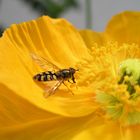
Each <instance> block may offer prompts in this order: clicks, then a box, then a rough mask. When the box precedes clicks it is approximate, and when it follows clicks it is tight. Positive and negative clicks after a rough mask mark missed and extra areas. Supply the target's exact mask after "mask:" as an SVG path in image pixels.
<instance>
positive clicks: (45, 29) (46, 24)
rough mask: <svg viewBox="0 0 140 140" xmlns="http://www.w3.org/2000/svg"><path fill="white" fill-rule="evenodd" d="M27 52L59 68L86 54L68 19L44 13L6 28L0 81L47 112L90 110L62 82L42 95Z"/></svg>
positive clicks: (71, 113)
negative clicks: (53, 90) (48, 92)
mask: <svg viewBox="0 0 140 140" xmlns="http://www.w3.org/2000/svg"><path fill="white" fill-rule="evenodd" d="M31 53H35V54H38V55H40V56H43V57H44V58H46V59H49V61H51V62H52V63H55V64H57V65H58V66H60V67H61V68H62V69H63V68H67V67H73V66H74V64H75V63H76V61H77V60H79V59H81V58H82V57H85V56H86V57H90V56H89V54H88V49H87V48H86V46H85V44H84V41H83V40H82V38H81V36H80V35H79V33H78V31H77V30H76V29H75V28H74V27H73V26H72V25H71V24H70V23H68V22H67V21H65V20H63V19H51V18H49V17H45V16H44V17H41V18H39V19H37V20H33V21H30V22H25V23H21V24H19V25H13V26H12V27H10V28H9V29H7V30H6V32H5V33H4V35H3V37H2V38H1V39H0V70H1V71H0V81H1V83H2V84H3V85H5V86H6V87H7V88H9V89H10V90H12V91H13V92H14V93H15V94H16V95H18V96H21V97H23V98H24V99H26V100H27V101H29V102H31V103H32V104H34V105H36V106H37V107H39V108H42V109H44V110H48V111H50V112H54V113H58V114H62V115H66V116H83V115H87V114H89V113H91V112H92V111H93V108H94V106H91V107H89V106H88V104H89V102H86V101H85V102H84V103H83V101H82V99H83V98H84V97H82V98H80V100H79V98H78V95H75V96H74V97H73V96H72V95H71V93H69V92H68V89H67V88H66V87H65V86H64V85H62V86H61V87H60V88H59V89H60V90H59V91H57V92H56V94H55V95H54V96H51V97H49V98H47V99H45V98H44V96H43V93H44V87H43V88H42V87H40V86H38V84H36V83H35V81H33V76H34V75H35V74H36V73H39V71H38V68H37V66H36V65H35V62H34V61H33V59H32V57H31ZM43 86H44V85H43ZM61 97H62V98H61ZM61 99H62V100H61ZM71 99H73V100H72V101H71ZM77 99H78V101H77ZM90 102H91V100H90ZM73 106H74V107H75V110H77V111H75V110H74V109H73ZM67 108H68V109H67Z"/></svg>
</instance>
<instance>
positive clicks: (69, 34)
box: [2, 16, 89, 67]
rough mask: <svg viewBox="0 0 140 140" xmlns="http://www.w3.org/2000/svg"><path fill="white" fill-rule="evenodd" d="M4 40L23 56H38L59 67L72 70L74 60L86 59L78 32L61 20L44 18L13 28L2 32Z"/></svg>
mask: <svg viewBox="0 0 140 140" xmlns="http://www.w3.org/2000/svg"><path fill="white" fill-rule="evenodd" d="M3 38H6V39H7V40H9V43H11V44H10V45H12V46H13V47H15V48H17V49H22V50H21V51H24V53H25V51H26V52H30V53H37V54H39V55H41V56H44V57H45V58H46V59H49V60H55V61H56V62H55V63H57V64H58V65H59V66H61V67H64V66H65V67H69V66H73V65H74V64H75V62H76V60H77V59H79V58H82V57H88V56H89V54H88V50H87V48H86V46H85V44H84V42H83V40H82V38H81V36H80V34H79V33H78V31H77V30H76V29H75V28H74V27H73V26H72V25H71V24H70V23H69V22H67V21H66V20H64V19H51V18H49V17H47V16H43V17H41V18H38V19H36V20H32V21H29V22H24V23H21V24H18V25H12V26H11V27H10V28H9V29H8V30H6V31H5V32H4V35H3ZM3 38H2V39H3Z"/></svg>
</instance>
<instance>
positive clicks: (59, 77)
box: [31, 54, 78, 97]
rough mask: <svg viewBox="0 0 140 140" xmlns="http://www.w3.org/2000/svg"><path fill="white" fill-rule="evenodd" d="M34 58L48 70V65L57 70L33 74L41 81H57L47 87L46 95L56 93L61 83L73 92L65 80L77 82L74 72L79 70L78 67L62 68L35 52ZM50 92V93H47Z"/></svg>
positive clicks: (36, 79)
mask: <svg viewBox="0 0 140 140" xmlns="http://www.w3.org/2000/svg"><path fill="white" fill-rule="evenodd" d="M31 56H32V59H33V60H34V61H35V62H36V63H37V64H38V65H39V66H40V67H41V68H43V69H45V70H46V67H47V66H48V67H51V69H53V70H56V72H53V71H48V70H47V71H44V72H41V73H37V74H36V75H34V76H33V79H34V80H35V81H39V82H49V81H57V82H56V83H55V84H54V85H53V86H52V87H51V88H49V89H48V88H47V90H45V97H48V96H50V95H53V94H54V93H55V91H56V90H57V89H58V88H59V86H61V84H64V85H65V86H66V87H67V89H68V90H69V91H70V92H71V93H72V95H74V94H73V92H72V91H71V90H70V89H69V87H68V86H67V85H66V84H65V81H68V82H70V80H71V81H72V82H70V83H72V84H73V83H76V82H75V77H74V74H75V72H76V71H78V69H77V70H76V69H74V68H72V67H70V68H68V69H60V68H58V67H57V66H56V65H54V64H52V63H51V62H49V61H48V60H46V59H44V58H42V57H40V56H37V55H35V54H31ZM46 94H48V95H46Z"/></svg>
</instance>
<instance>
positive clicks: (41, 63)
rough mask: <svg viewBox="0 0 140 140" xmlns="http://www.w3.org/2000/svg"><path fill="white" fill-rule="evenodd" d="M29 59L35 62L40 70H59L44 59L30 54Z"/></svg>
mask: <svg viewBox="0 0 140 140" xmlns="http://www.w3.org/2000/svg"><path fill="white" fill-rule="evenodd" d="M31 57H32V59H33V60H34V61H35V63H36V64H37V65H39V66H40V67H41V68H42V69H44V70H45V71H46V70H47V71H48V70H50V71H52V70H60V68H59V67H57V66H56V65H54V64H53V63H51V62H50V61H48V60H46V59H45V58H43V57H41V56H38V55H36V54H34V53H31Z"/></svg>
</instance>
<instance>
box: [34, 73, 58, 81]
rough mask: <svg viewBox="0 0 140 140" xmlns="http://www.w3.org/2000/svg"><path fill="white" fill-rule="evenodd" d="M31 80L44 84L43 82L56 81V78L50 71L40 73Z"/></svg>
mask: <svg viewBox="0 0 140 140" xmlns="http://www.w3.org/2000/svg"><path fill="white" fill-rule="evenodd" d="M33 79H34V80H36V81H42V82H45V81H52V80H57V76H56V74H55V73H52V72H51V71H47V72H42V73H39V74H36V75H35V76H34V77H33Z"/></svg>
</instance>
